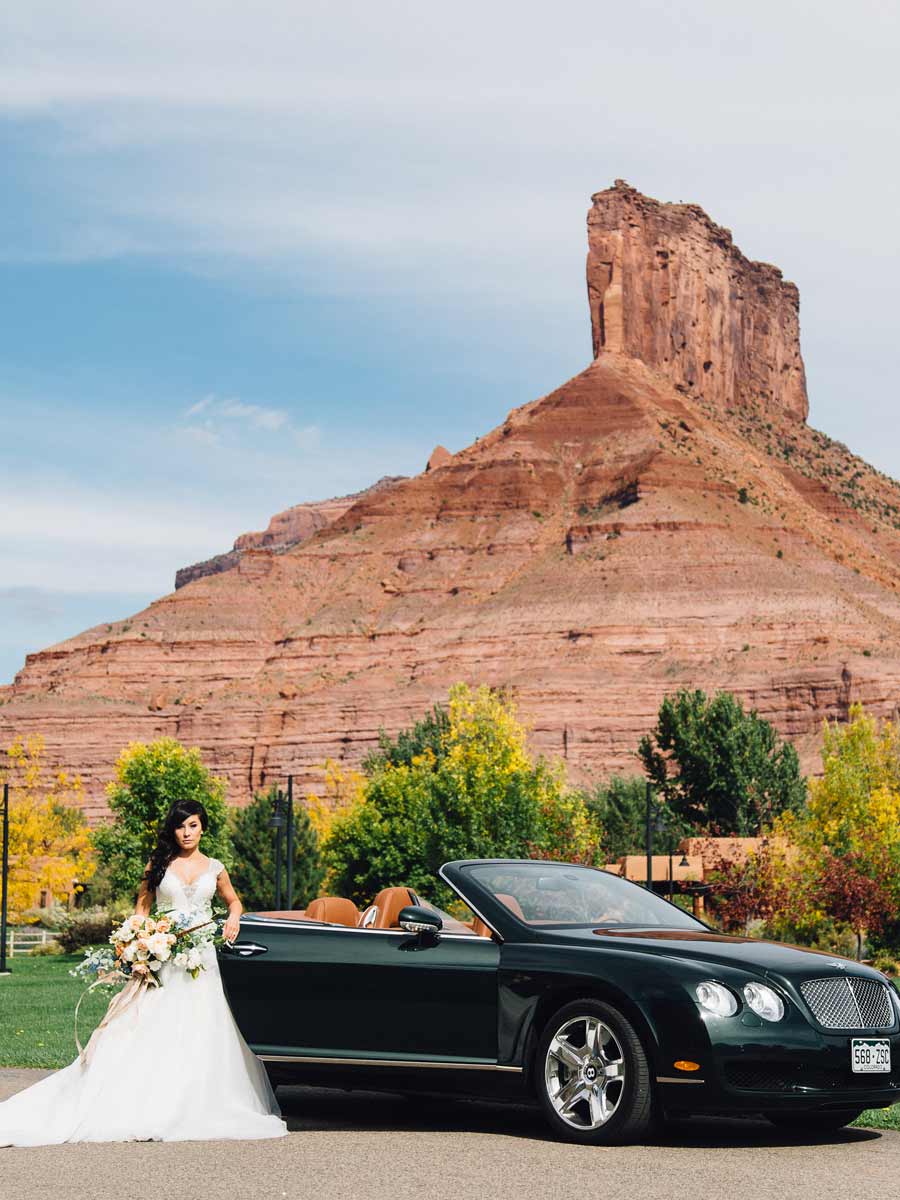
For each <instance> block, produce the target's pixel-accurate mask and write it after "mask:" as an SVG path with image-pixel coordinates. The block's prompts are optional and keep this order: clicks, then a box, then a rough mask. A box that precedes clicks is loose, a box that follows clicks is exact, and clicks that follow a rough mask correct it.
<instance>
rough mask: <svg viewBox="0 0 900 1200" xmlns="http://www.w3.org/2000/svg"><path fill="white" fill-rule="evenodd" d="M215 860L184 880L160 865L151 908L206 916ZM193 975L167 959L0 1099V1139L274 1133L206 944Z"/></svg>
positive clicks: (48, 1141)
mask: <svg viewBox="0 0 900 1200" xmlns="http://www.w3.org/2000/svg"><path fill="white" fill-rule="evenodd" d="M222 870H223V867H222V864H221V863H220V862H218V861H217V860H216V859H210V862H209V865H208V866H207V868H206V870H205V871H204V872H203V873H202V874H201V875H200V876H199V877H198V878H197V879H195V880H194V882H193V883H191V884H188V885H186V884H184V883H182V882H181V880H180V879H179V878H178V876H177V874H176V873H175V872H174V871H173V870H172V868H171V866H170V867H169V868H167V870H166V873H165V875H164V876H163V879H162V882H161V883H160V885H159V888H158V889H157V893H156V907H157V908H159V909H165V910H174V911H176V912H179V913H189V914H190V916H191V918H192V923H193V924H199V923H200V922H201V921H203V920H207V919H209V918H210V917H211V915H212V908H211V902H212V898H213V895H214V894H215V890H216V879H217V877H218V875H219V872H220V871H222ZM202 955H203V962H204V970H202V971H200V973H199V975H198V976H197V978H196V979H192V978H191V976H190V975H189V974H188V972H187V971H185V970H184V969H183V968H182V967H177V966H176V965H175V964H174V963H172V962H171V961H169V962H166V963H164V964H163V966H162V969H161V971H160V978H161V981H162V987H159V988H153V987H150V988H145V989H143V990H142V991H141V992H140V994H139V996H138V998H137V999H136V1000H135V1001H134V1002H133V1003H131V1004H130V1005H128V1006H127V1007H125V1008H124V1010H123V1011H121V1012H120V1013H117V1014H116V1015H115V1016H114V1017H113V1018H112V1019H111V1020H110V1022H109V1024H108V1025H107V1026H106V1027H105V1028H104V1029H102V1030H101V1031H100V1032H99V1033H98V1034H97V1036H96V1037H95V1038H94V1040H93V1042H92V1044H91V1045H90V1053H89V1055H88V1061H87V1063H86V1065H83V1064H82V1061H81V1059H78V1058H77V1059H76V1060H75V1061H74V1062H73V1063H72V1064H71V1065H70V1066H68V1067H66V1068H65V1069H64V1070H62V1071H57V1072H55V1073H54V1074H53V1075H48V1076H47V1078H45V1079H42V1080H40V1082H38V1083H36V1084H34V1085H33V1086H32V1087H30V1088H26V1090H25V1091H23V1092H19V1093H18V1094H17V1095H15V1096H13V1097H12V1098H11V1099H9V1100H7V1101H6V1102H5V1103H2V1104H0V1146H46V1145H53V1144H57V1143H59V1142H120V1141H145V1140H149V1139H153V1140H154V1141H167V1142H168V1141H185V1140H196V1139H207V1138H271V1137H282V1136H283V1135H284V1134H285V1133H287V1127H286V1125H285V1123H284V1121H282V1120H281V1116H280V1110H279V1108H278V1103H277V1101H276V1099H275V1094H274V1092H273V1091H272V1088H271V1085H270V1084H269V1080H268V1078H267V1076H266V1072H265V1068H264V1067H263V1066H262V1064H261V1063H260V1061H259V1059H258V1058H257V1057H256V1056H255V1055H254V1054H253V1053H252V1052H251V1050H250V1048H249V1047H248V1046H247V1044H246V1042H245V1041H244V1039H243V1038H242V1037H241V1034H240V1032H239V1031H238V1028H237V1025H236V1024H235V1022H234V1018H233V1017H232V1015H231V1010H230V1009H229V1007H228V1002H227V1000H226V999H225V993H224V992H223V990H222V981H221V978H220V976H219V964H218V961H217V959H216V952H215V947H214V946H212V945H211V944H210V945H207V946H205V947H204V948H203V950H202Z"/></svg>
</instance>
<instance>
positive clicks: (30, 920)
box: [22, 904, 69, 931]
mask: <svg viewBox="0 0 900 1200" xmlns="http://www.w3.org/2000/svg"><path fill="white" fill-rule="evenodd" d="M68 915H69V910H68V909H67V908H63V906H62V905H61V904H50V905H47V907H46V908H29V909H27V910H26V911H25V912H23V913H22V921H23V923H24V924H25V925H40V926H41V927H42V928H44V929H50V930H54V931H55V930H57V929H61V928H62V926H63V924H64V923H65V920H66V918H67V917H68Z"/></svg>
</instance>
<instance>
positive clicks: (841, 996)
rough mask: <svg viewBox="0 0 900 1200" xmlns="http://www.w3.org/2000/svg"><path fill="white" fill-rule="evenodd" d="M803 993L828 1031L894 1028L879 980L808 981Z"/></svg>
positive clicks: (886, 994)
mask: <svg viewBox="0 0 900 1200" xmlns="http://www.w3.org/2000/svg"><path fill="white" fill-rule="evenodd" d="M800 991H801V992H802V993H803V999H804V1000H805V1001H806V1003H807V1004H808V1005H809V1007H810V1010H811V1011H812V1015H813V1016H814V1017H815V1018H816V1020H817V1021H818V1022H819V1024H820V1025H821V1026H822V1027H823V1028H825V1029H890V1028H891V1027H892V1026H893V1024H894V1009H893V1005H892V1004H891V997H890V993H889V992H888V987H887V984H886V983H880V982H879V981H878V980H877V979H861V978H859V977H858V976H855V975H851V976H846V975H844V976H841V977H840V978H838V979H808V980H807V981H806V983H802V984H801V985H800Z"/></svg>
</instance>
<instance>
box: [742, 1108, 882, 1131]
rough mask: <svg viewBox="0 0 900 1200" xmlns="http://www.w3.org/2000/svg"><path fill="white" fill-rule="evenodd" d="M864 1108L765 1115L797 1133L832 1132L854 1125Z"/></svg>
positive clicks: (773, 1122)
mask: <svg viewBox="0 0 900 1200" xmlns="http://www.w3.org/2000/svg"><path fill="white" fill-rule="evenodd" d="M862 1111H863V1110H862V1109H861V1108H840V1109H832V1110H831V1111H830V1112H797V1113H793V1112H783V1113H782V1112H767V1113H764V1114H763V1115H764V1116H765V1118H766V1120H767V1121H771V1123H772V1124H773V1125H775V1126H776V1127H777V1128H778V1129H785V1130H788V1131H790V1130H796V1131H797V1133H831V1132H833V1131H834V1130H835V1129H843V1128H844V1126H845V1125H852V1124H853V1122H854V1121H855V1120H856V1118H857V1117H858V1116H859V1114H860V1113H861V1112H862Z"/></svg>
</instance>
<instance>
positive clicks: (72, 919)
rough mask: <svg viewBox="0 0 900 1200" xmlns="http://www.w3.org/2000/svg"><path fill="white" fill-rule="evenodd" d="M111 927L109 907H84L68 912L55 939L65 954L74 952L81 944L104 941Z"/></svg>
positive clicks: (91, 944) (111, 919)
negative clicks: (77, 910) (79, 910)
mask: <svg viewBox="0 0 900 1200" xmlns="http://www.w3.org/2000/svg"><path fill="white" fill-rule="evenodd" d="M112 928H113V917H112V914H111V913H110V911H109V909H106V908H86V909H84V910H83V911H81V912H73V913H69V915H68V918H67V920H66V922H65V924H64V925H63V927H62V929H60V931H59V933H58V934H57V936H56V940H57V941H58V942H59V944H60V946H62V948H63V950H64V951H65V953H66V954H74V952H75V951H76V950H80V949H81V948H82V946H93V945H95V944H96V943H97V942H105V941H106V939H107V938H108V937H109V935H110V933H111V932H112Z"/></svg>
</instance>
